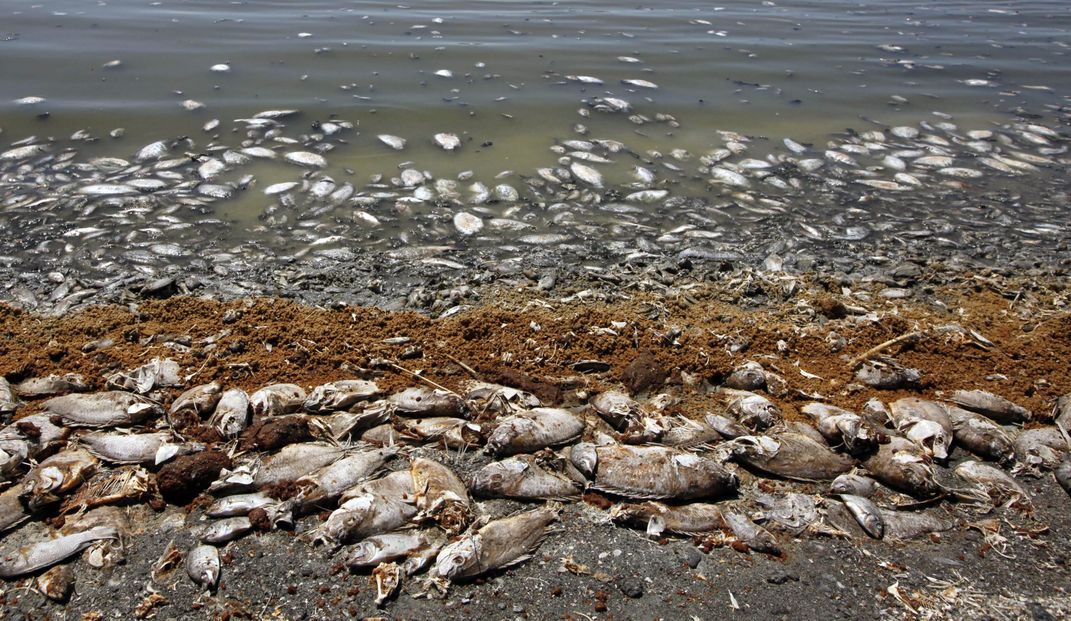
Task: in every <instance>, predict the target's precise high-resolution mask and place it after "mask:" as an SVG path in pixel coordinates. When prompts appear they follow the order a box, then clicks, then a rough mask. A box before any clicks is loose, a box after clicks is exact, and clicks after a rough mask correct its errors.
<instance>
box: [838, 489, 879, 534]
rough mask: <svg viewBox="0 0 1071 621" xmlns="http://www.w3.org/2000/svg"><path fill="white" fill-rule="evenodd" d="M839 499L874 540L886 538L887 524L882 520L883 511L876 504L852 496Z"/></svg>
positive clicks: (845, 495) (860, 497)
mask: <svg viewBox="0 0 1071 621" xmlns="http://www.w3.org/2000/svg"><path fill="white" fill-rule="evenodd" d="M838 498H840V500H841V502H843V503H844V506H845V507H847V508H848V511H849V512H850V513H851V514H852V517H854V518H855V521H856V522H858V523H859V526H861V527H862V528H863V530H864V531H866V534H868V535H870V536H871V537H873V538H874V539H881V538H882V537H884V536H885V522H884V521H883V520H882V518H881V510H880V509H878V507H877V506H876V505H875V504H874V503H872V502H870V500H868V499H867V498H865V497H863V496H855V495H852V494H840V495H839V496H838Z"/></svg>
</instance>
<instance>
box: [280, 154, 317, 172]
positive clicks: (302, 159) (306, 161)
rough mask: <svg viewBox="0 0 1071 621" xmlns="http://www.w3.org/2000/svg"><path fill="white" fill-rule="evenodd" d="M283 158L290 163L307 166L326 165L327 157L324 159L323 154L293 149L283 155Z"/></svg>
mask: <svg viewBox="0 0 1071 621" xmlns="http://www.w3.org/2000/svg"><path fill="white" fill-rule="evenodd" d="M283 159H285V160H286V161H288V162H290V163H291V164H297V165H298V166H305V167H308V168H325V167H327V159H325V158H324V156H322V155H319V154H317V153H311V152H309V151H293V152H290V153H287V154H286V155H284V156H283Z"/></svg>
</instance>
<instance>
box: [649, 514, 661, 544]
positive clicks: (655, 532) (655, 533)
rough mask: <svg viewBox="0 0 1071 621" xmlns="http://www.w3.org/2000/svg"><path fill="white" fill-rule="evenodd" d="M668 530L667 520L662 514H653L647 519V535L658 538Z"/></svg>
mask: <svg viewBox="0 0 1071 621" xmlns="http://www.w3.org/2000/svg"><path fill="white" fill-rule="evenodd" d="M665 530H666V521H665V520H664V519H662V516H660V515H652V516H651V519H650V520H648V521H647V536H648V537H651V538H652V539H657V538H658V537H660V536H661V535H662V533H663V532H665Z"/></svg>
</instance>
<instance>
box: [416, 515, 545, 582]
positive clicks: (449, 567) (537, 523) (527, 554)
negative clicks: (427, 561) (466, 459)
mask: <svg viewBox="0 0 1071 621" xmlns="http://www.w3.org/2000/svg"><path fill="white" fill-rule="evenodd" d="M559 510H560V508H559V507H558V506H557V505H547V506H544V507H540V508H539V509H536V510H534V511H526V512H524V513H518V514H516V515H513V516H510V517H507V518H502V519H500V520H495V521H493V522H490V523H489V524H487V525H486V526H484V527H483V528H480V529H479V530H477V531H476V532H475V533H470V534H467V535H464V536H463V537H461V539H459V540H457V541H454V542H453V543H451V544H449V545H447V546H445V547H443V549H442V550H441V551H440V552H439V554H438V556H437V557H436V559H435V566H434V567H433V568H432V575H433V576H434V577H437V578H444V579H449V580H454V581H457V580H463V579H466V578H475V577H476V576H479V575H481V574H484V573H487V572H489V571H494V570H497V569H504V568H506V567H512V566H514V565H517V564H519V563H522V562H524V561H526V560H528V559H529V558H531V554H532V553H533V552H534V551H535V549H536V548H538V547H539V545H540V544H541V543H542V542H543V539H544V538H545V537H546V535H547V526H549V525H550V524H552V523H553V522H554V521H555V520H556V519H558V512H559Z"/></svg>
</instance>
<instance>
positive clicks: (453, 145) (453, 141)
mask: <svg viewBox="0 0 1071 621" xmlns="http://www.w3.org/2000/svg"><path fill="white" fill-rule="evenodd" d="M431 140H432V142H434V143H435V144H436V146H438V147H439V148H441V149H443V150H445V151H453V150H455V149H457V148H459V147H460V146H461V139H459V138H458V137H457V136H456V135H455V134H449V133H441V134H435V135H434V136H432V137H431Z"/></svg>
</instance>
